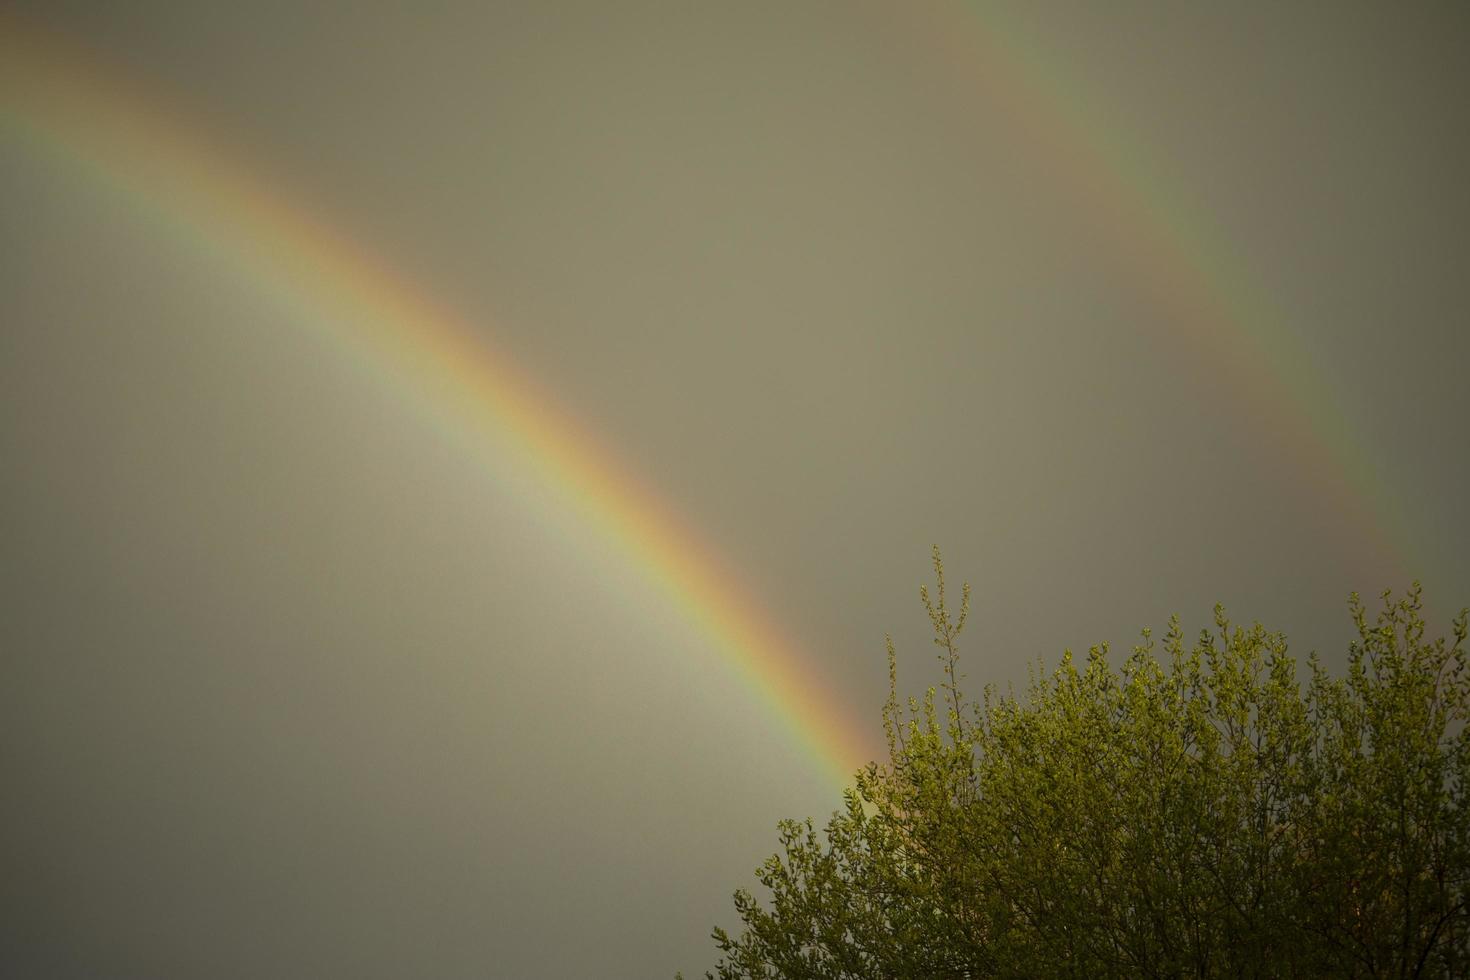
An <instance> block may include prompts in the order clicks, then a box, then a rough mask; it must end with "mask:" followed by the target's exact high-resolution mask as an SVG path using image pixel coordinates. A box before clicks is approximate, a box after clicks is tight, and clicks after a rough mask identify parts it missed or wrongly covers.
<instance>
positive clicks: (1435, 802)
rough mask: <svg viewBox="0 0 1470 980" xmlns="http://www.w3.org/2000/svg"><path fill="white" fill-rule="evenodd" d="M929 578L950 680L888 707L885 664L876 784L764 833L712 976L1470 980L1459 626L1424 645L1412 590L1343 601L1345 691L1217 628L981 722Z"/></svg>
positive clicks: (1469, 741)
mask: <svg viewBox="0 0 1470 980" xmlns="http://www.w3.org/2000/svg"><path fill="white" fill-rule="evenodd" d="M934 571H935V576H936V588H935V590H934V592H933V593H932V594H931V593H930V591H929V590H928V589H927V588H925V589H921V590H920V595H921V598H922V600H923V603H924V608H925V609H926V611H927V612H928V614H929V619H930V622H931V624H932V625H933V629H934V642H935V643H936V644H937V645H938V647H939V650H940V654H939V656H940V660H941V662H942V663H943V669H944V682H943V684H941V685H940V688H939V689H938V690H937V691H936V690H935V689H933V688H930V689H929V691H928V692H927V693H926V694H925V695H924V697H923V698H922V699H914V698H908V699H906V703H900V699H899V697H898V678H897V658H896V655H895V653H894V648H893V643H892V641H891V640H890V641H889V643H888V668H889V698H888V702H887V704H886V705H885V707H884V711H883V724H884V728H885V731H886V734H887V738H888V748H889V758H888V761H887V762H886V763H884V764H881V765H879V764H876V763H875V764H870V765H869V766H868V767H867V768H866V769H864V770H862V771H860V772H859V773H858V774H857V776H856V782H855V785H854V786H853V787H852V788H850V789H849V790H848V791H847V792H846V794H845V797H844V802H845V806H844V808H843V809H842V810H841V811H839V812H837V813H835V814H834V815H833V816H832V818H831V820H830V821H828V823H827V824H826V826H825V828H824V832H823V833H821V834H819V833H818V831H817V829H816V827H815V825H814V824H813V823H812V821H810V820H807V821H804V822H797V821H784V822H782V823H781V825H780V847H781V853H779V854H777V855H774V856H772V857H771V858H770V859H769V860H768V861H766V862H765V864H763V865H762V866H761V868H760V869H759V870H758V871H757V878H758V880H759V881H760V883H761V885H762V886H764V888H765V889H766V890H767V892H768V893H769V898H768V900H767V901H764V902H763V901H760V900H758V899H757V898H756V897H755V896H753V895H752V894H751V893H749V892H747V891H744V890H742V891H739V892H736V894H735V909H736V912H737V913H738V915H739V916H740V919H741V921H742V922H743V924H744V929H743V931H742V932H741V933H740V934H739V935H738V936H732V935H730V934H728V933H726V932H725V931H724V930H722V929H719V928H716V929H715V930H714V932H713V938H714V941H715V944H716V946H717V947H718V950H719V953H720V959H719V962H718V964H717V966H716V967H715V969H714V971H713V972H709V973H706V974H705V976H706V977H707V978H710V980H747V978H790V980H796V978H802V980H805V978H812V980H818V978H820V980H827V978H832V980H836V978H869V977H872V978H878V977H882V978H948V977H955V978H958V977H965V978H979V977H1087V978H1097V977H1138V976H1147V977H1184V976H1188V977H1227V976H1228V977H1247V976H1249V977H1263V976H1270V977H1277V976H1283V977H1323V976H1335V977H1390V976H1391V977H1452V976H1466V975H1470V905H1467V902H1470V809H1467V807H1466V796H1467V793H1470V728H1467V726H1466V720H1467V715H1470V670H1467V664H1466V649H1465V638H1466V628H1467V613H1466V612H1465V611H1462V612H1461V613H1460V615H1459V617H1458V618H1456V619H1455V621H1454V625H1453V641H1452V642H1446V641H1445V640H1444V639H1442V638H1441V639H1436V640H1432V641H1429V640H1426V639H1425V636H1424V633H1425V624H1424V621H1423V618H1422V615H1421V611H1422V604H1421V593H1420V588H1419V586H1418V584H1417V583H1416V584H1415V585H1414V587H1413V588H1412V589H1411V590H1410V591H1409V592H1408V594H1407V595H1405V596H1404V597H1403V598H1400V599H1394V598H1393V597H1392V596H1391V595H1390V594H1389V593H1384V595H1383V609H1382V611H1381V612H1380V613H1378V614H1377V616H1376V618H1375V619H1374V620H1373V621H1372V622H1370V621H1369V618H1368V614H1367V612H1366V611H1365V609H1364V606H1363V603H1362V602H1361V601H1360V600H1359V598H1358V596H1357V595H1356V594H1354V595H1353V596H1352V598H1351V600H1350V609H1351V612H1352V617H1353V621H1354V623H1355V624H1356V626H1357V633H1358V639H1357V640H1356V641H1355V642H1354V643H1353V644H1352V645H1351V647H1350V649H1349V654H1348V670H1347V675H1346V676H1345V677H1340V678H1339V677H1333V676H1330V675H1329V674H1328V673H1327V672H1326V671H1325V670H1324V668H1323V667H1322V665H1321V664H1320V663H1319V661H1318V659H1317V657H1316V656H1315V654H1314V655H1312V656H1311V657H1310V658H1309V659H1308V661H1307V669H1306V671H1305V683H1303V678H1302V677H1301V672H1300V671H1299V665H1298V664H1297V662H1296V661H1295V660H1294V659H1293V657H1292V656H1291V655H1289V653H1288V651H1287V643H1286V638H1285V637H1284V636H1283V635H1282V634H1279V633H1272V632H1268V631H1266V630H1265V629H1264V628H1262V627H1261V626H1260V625H1259V624H1257V625H1255V626H1252V627H1250V628H1248V629H1247V628H1242V627H1238V626H1234V625H1232V624H1231V622H1230V621H1229V620H1228V619H1227V618H1226V616H1225V613H1224V611H1223V610H1222V609H1220V608H1219V607H1216V609H1215V631H1214V632H1211V631H1208V630H1206V631H1203V632H1202V633H1201V634H1200V636H1199V638H1198V639H1197V640H1196V641H1195V642H1194V643H1193V644H1187V643H1186V641H1185V639H1184V636H1183V634H1182V633H1181V631H1180V628H1179V624H1178V620H1177V619H1175V620H1171V621H1170V624H1169V628H1168V630H1167V632H1166V633H1165V634H1164V637H1163V642H1162V644H1161V645H1159V644H1156V643H1155V641H1154V639H1153V638H1152V637H1151V636H1150V634H1149V632H1148V631H1147V630H1145V631H1144V633H1143V639H1142V642H1141V644H1140V645H1138V646H1135V647H1134V648H1133V651H1132V653H1131V655H1130V656H1128V657H1127V658H1126V659H1124V660H1123V661H1122V663H1121V664H1119V665H1117V666H1113V665H1112V664H1111V663H1110V661H1109V659H1108V649H1107V647H1106V646H1102V647H1097V648H1094V649H1092V650H1090V651H1089V653H1088V656H1087V658H1086V660H1085V661H1082V662H1078V661H1077V660H1076V659H1074V658H1073V657H1072V655H1071V654H1070V652H1069V653H1066V654H1064V656H1063V657H1062V661H1061V663H1060V665H1059V666H1058V667H1057V668H1056V669H1055V671H1054V672H1052V673H1051V674H1050V675H1049V676H1044V675H1040V674H1039V673H1038V674H1037V675H1036V676H1034V677H1033V679H1032V682H1031V684H1030V686H1029V688H1028V689H1027V690H1026V691H1025V693H1024V694H1023V695H1022V696H1019V697H1017V696H1013V695H1002V694H1000V693H998V692H997V691H995V690H993V689H986V690H985V692H984V694H983V696H982V697H981V699H980V700H978V701H972V700H970V699H967V698H966V696H965V694H964V693H963V692H962V690H961V687H960V673H959V647H958V638H959V636H960V634H961V631H962V630H963V629H964V626H965V621H966V618H967V616H968V614H969V609H970V592H969V587H968V586H965V588H964V589H963V592H962V598H961V602H960V608H959V610H958V613H957V614H955V613H954V611H953V610H952V608H951V607H950V606H948V605H947V597H946V593H945V582H944V567H943V565H942V563H941V561H940V556H939V551H938V549H937V548H936V549H935V552H934Z"/></svg>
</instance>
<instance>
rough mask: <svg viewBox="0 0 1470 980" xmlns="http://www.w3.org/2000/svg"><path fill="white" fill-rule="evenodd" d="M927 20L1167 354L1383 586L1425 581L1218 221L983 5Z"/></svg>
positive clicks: (1376, 479) (1318, 378) (969, 87)
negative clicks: (1240, 412) (1140, 300)
mask: <svg viewBox="0 0 1470 980" xmlns="http://www.w3.org/2000/svg"><path fill="white" fill-rule="evenodd" d="M926 10H928V11H929V15H926V16H925V17H922V18H910V17H904V18H901V19H900V22H899V23H896V24H895V25H894V27H895V29H905V30H909V31H917V32H919V34H920V35H921V37H920V39H919V43H920V44H922V45H923V46H924V47H925V48H927V49H930V50H934V51H936V52H939V53H940V55H941V59H940V60H941V61H942V63H943V65H944V69H943V70H945V71H946V72H947V74H948V76H949V78H950V81H951V83H952V84H954V85H955V86H956V87H957V88H960V89H962V90H963V91H966V92H971V93H975V94H977V95H979V96H980V97H981V98H983V99H984V100H985V101H986V103H987V105H988V106H989V108H991V109H992V110H994V111H996V112H997V113H998V114H999V115H1000V116H1001V117H1003V118H1004V119H1005V120H1006V123H1007V130H1006V134H1005V135H1006V138H1008V139H1020V140H1023V141H1024V142H1025V143H1026V144H1027V145H1028V146H1029V148H1030V149H1031V151H1032V152H1031V156H1032V159H1035V160H1036V161H1037V162H1038V163H1039V164H1040V165H1041V166H1042V167H1043V168H1045V170H1046V171H1047V176H1048V177H1049V179H1050V186H1052V187H1055V188H1056V189H1058V190H1059V191H1061V192H1063V193H1067V194H1069V195H1070V200H1071V203H1072V204H1074V205H1075V206H1076V209H1077V215H1078V217H1079V219H1082V220H1083V221H1085V222H1087V223H1089V224H1091V225H1092V230H1093V234H1094V235H1095V236H1096V238H1097V239H1098V242H1099V244H1100V245H1103V246H1105V252H1104V254H1102V255H1101V256H1100V261H1104V262H1111V263H1115V264H1116V265H1118V266H1120V267H1121V269H1120V271H1122V272H1123V273H1124V275H1125V276H1126V278H1127V279H1128V280H1129V281H1130V282H1132V283H1133V284H1134V286H1135V288H1136V289H1138V290H1139V291H1140V292H1141V293H1142V294H1143V296H1144V297H1145V298H1146V299H1147V300H1148V301H1149V302H1150V303H1151V304H1152V305H1153V306H1154V307H1155V308H1156V309H1158V310H1159V312H1160V313H1162V314H1164V315H1163V316H1161V317H1157V318H1155V319H1154V320H1153V322H1155V323H1158V324H1167V327H1166V328H1164V329H1166V330H1167V336H1165V337H1163V338H1161V339H1162V340H1163V341H1164V342H1166V343H1170V344H1172V345H1175V346H1180V345H1187V346H1192V347H1193V348H1194V351H1193V356H1194V358H1195V359H1196V361H1197V362H1198V363H1199V364H1200V365H1202V366H1204V367H1206V368H1207V369H1208V370H1210V371H1212V372H1213V373H1214V374H1215V375H1216V376H1217V377H1218V378H1219V379H1220V380H1222V381H1224V382H1225V383H1226V384H1227V385H1229V386H1230V387H1231V388H1232V389H1233V392H1232V395H1233V398H1234V401H1235V402H1236V403H1237V404H1239V405H1242V406H1247V407H1248V408H1249V410H1250V411H1251V413H1252V414H1253V415H1255V416H1256V417H1257V424H1256V437H1257V442H1258V444H1259V445H1260V447H1261V449H1262V450H1263V451H1264V452H1265V453H1266V454H1269V455H1274V456H1275V464H1276V466H1277V467H1278V469H1279V471H1280V472H1282V473H1286V474H1291V475H1292V477H1293V478H1294V479H1296V480H1300V481H1301V484H1302V486H1301V487H1300V488H1299V489H1298V492H1305V493H1309V494H1310V495H1311V498H1312V499H1313V500H1314V501H1315V502H1317V503H1319V504H1320V505H1323V506H1325V508H1326V509H1328V510H1329V512H1333V513H1334V516H1335V518H1336V522H1337V523H1338V524H1339V525H1340V526H1342V527H1345V528H1349V529H1351V540H1352V541H1353V542H1354V544H1356V545H1358V546H1359V547H1361V548H1363V549H1364V551H1365V552H1366V554H1365V555H1364V557H1371V558H1372V559H1373V560H1375V562H1376V564H1375V566H1374V572H1375V574H1382V573H1384V572H1387V573H1389V574H1391V575H1393V576H1395V577H1397V578H1400V579H1404V578H1406V577H1407V576H1406V574H1405V573H1406V571H1407V570H1410V569H1413V570H1415V571H1416V573H1417V572H1419V571H1420V570H1418V569H1417V568H1416V566H1417V565H1418V563H1419V562H1418V560H1417V556H1416V555H1414V554H1411V553H1410V551H1411V549H1410V548H1409V547H1408V546H1407V545H1408V543H1409V542H1413V541H1418V540H1422V538H1416V537H1415V531H1416V529H1415V528H1412V527H1411V526H1410V525H1411V521H1410V519H1409V515H1408V514H1407V513H1405V511H1404V509H1403V507H1402V504H1401V499H1402V498H1401V497H1400V496H1398V495H1396V494H1393V493H1391V492H1390V488H1389V487H1388V486H1387V485H1386V484H1385V483H1384V480H1383V478H1382V476H1381V475H1380V473H1379V471H1378V469H1377V467H1375V465H1374V464H1373V463H1372V461H1371V460H1370V458H1369V457H1368V455H1367V454H1366V453H1364V451H1363V448H1364V447H1363V445H1362V443H1361V440H1360V439H1359V438H1358V437H1357V436H1356V435H1355V433H1354V432H1353V431H1352V429H1351V428H1350V426H1349V425H1348V423H1347V418H1346V416H1345V414H1344V413H1343V411H1342V410H1341V403H1340V401H1339V399H1338V398H1337V397H1335V396H1334V395H1333V393H1332V392H1331V391H1330V390H1329V388H1328V386H1327V384H1326V383H1325V380H1324V378H1323V375H1322V373H1321V372H1320V371H1319V370H1317V369H1316V367H1315V365H1314V358H1313V357H1312V356H1311V354H1310V353H1309V352H1308V351H1307V350H1305V349H1304V348H1303V347H1302V345H1301V343H1300V342H1299V341H1298V340H1297V339H1296V334H1295V333H1294V332H1293V331H1292V330H1291V329H1290V327H1289V325H1288V324H1287V322H1286V319H1285V317H1284V316H1283V315H1282V314H1281V312H1280V310H1279V309H1277V308H1276V307H1275V305H1274V304H1273V303H1272V302H1271V300H1270V298H1269V297H1268V296H1266V295H1264V294H1263V293H1262V292H1261V291H1260V290H1259V289H1257V288H1255V287H1253V285H1252V283H1251V281H1250V277H1249V276H1248V275H1247V274H1246V273H1245V271H1244V270H1243V269H1242V268H1241V264H1240V262H1239V260H1238V259H1236V258H1235V255H1236V254H1237V250H1234V249H1231V248H1229V247H1228V246H1227V245H1226V243H1225V242H1224V241H1222V240H1221V239H1220V237H1219V235H1218V234H1216V233H1214V232H1213V230H1212V228H1211V225H1210V223H1209V222H1208V221H1206V220H1204V219H1203V218H1202V216H1200V215H1198V214H1197V213H1196V212H1195V211H1194V209H1192V208H1191V207H1190V206H1189V204H1188V203H1187V199H1188V195H1187V194H1185V193H1183V192H1182V191H1181V189H1180V187H1179V186H1178V184H1177V183H1175V182H1172V181H1170V180H1169V179H1168V175H1167V172H1166V169H1165V168H1164V167H1161V166H1160V165H1159V164H1158V163H1157V161H1156V160H1155V159H1154V158H1153V156H1152V155H1151V154H1150V153H1149V152H1148V147H1147V146H1146V145H1145V144H1144V143H1142V142H1141V141H1139V140H1137V139H1132V138H1129V134H1128V133H1126V132H1125V131H1124V130H1122V129H1121V128H1119V127H1117V126H1116V125H1108V126H1104V125H1101V124H1100V122H1099V120H1103V119H1106V118H1107V114H1106V113H1104V112H1100V111H1098V108H1099V107H1098V106H1096V105H1094V104H1093V103H1092V102H1090V101H1089V99H1088V96H1087V93H1088V91H1089V90H1090V87H1089V86H1088V85H1086V84H1083V83H1082V82H1081V81H1079V80H1077V79H1074V78H1071V77H1069V73H1068V69H1067V67H1066V66H1065V65H1064V64H1062V63H1061V62H1060V61H1059V60H1058V59H1056V58H1054V57H1047V56H1046V55H1045V54H1044V53H1043V52H1042V51H1041V50H1040V49H1039V48H1037V47H1036V45H1035V44H1034V43H1033V42H1032V41H1031V40H1030V39H1029V38H1028V37H1027V36H1026V34H1025V32H1024V31H1022V30H1020V29H1018V28H1017V27H1016V26H1015V25H1014V24H1011V23H1009V22H1008V21H1007V20H1006V19H1005V17H1004V13H1003V11H1001V10H1000V9H998V8H997V5H995V4H991V3H985V2H982V0H940V2H938V3H935V4H931V5H926Z"/></svg>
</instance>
